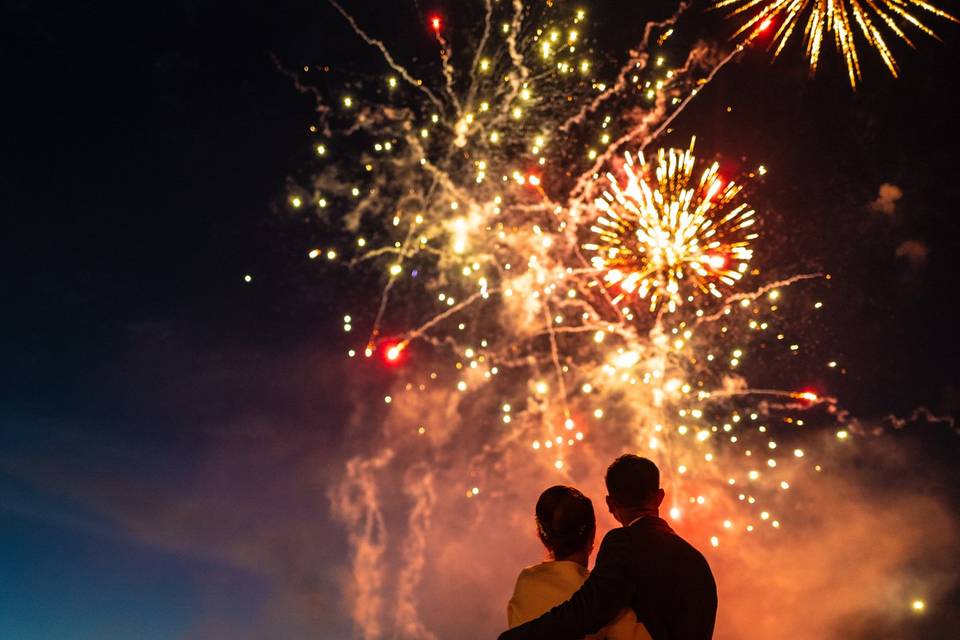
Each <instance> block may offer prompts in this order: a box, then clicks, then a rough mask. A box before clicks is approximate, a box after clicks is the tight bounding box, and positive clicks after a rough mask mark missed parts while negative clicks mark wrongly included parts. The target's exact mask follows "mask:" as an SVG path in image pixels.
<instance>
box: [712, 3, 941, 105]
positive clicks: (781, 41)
mask: <svg viewBox="0 0 960 640" xmlns="http://www.w3.org/2000/svg"><path fill="white" fill-rule="evenodd" d="M714 6H715V7H716V8H718V9H730V10H731V11H730V17H731V18H735V19H741V20H742V21H743V22H742V24H741V26H740V27H739V29H738V30H737V32H736V34H735V37H736V38H740V39H741V40H742V41H745V42H751V41H753V40H755V39H756V38H758V37H759V36H760V35H761V34H763V33H766V32H768V31H769V30H770V29H771V28H775V29H776V32H775V34H774V36H773V40H772V44H771V47H774V57H776V56H779V55H780V53H781V52H782V51H783V49H784V48H785V47H786V45H787V43H788V42H789V41H790V39H791V36H793V35H794V34H795V33H799V32H802V33H803V47H804V50H805V55H806V57H807V59H808V60H809V64H810V73H811V74H812V73H815V72H816V70H817V66H818V64H819V63H820V54H821V52H822V49H823V47H824V46H825V45H827V44H828V43H829V40H831V39H832V40H833V41H834V44H835V45H836V47H837V50H838V51H839V52H840V54H841V55H842V56H843V60H844V63H845V64H846V67H847V75H848V77H849V79H850V85H851V86H853V87H856V85H857V83H858V82H859V81H860V79H861V72H860V56H859V53H858V51H857V35H856V34H857V30H859V32H860V34H861V36H862V37H863V39H864V41H865V42H866V44H867V45H869V46H870V47H872V48H873V49H874V50H875V51H876V52H877V54H879V56H880V58H881V59H882V60H883V64H884V65H886V67H887V69H888V70H889V71H890V73H891V74H893V76H894V77H897V76H898V75H899V73H900V71H899V67H898V66H897V61H896V59H895V58H894V56H893V52H892V51H891V50H890V47H889V46H888V44H887V39H888V38H889V39H890V40H893V39H898V40H901V41H903V42H905V43H906V44H908V45H910V46H911V47H913V46H914V44H913V42H912V41H911V40H910V37H909V36H908V35H907V33H906V32H905V31H904V30H903V29H901V28H900V25H901V24H903V23H908V24H909V25H911V26H912V27H913V28H916V29H918V30H919V31H921V32H922V33H924V34H926V35H927V36H930V37H932V38H937V35H936V34H935V33H934V32H933V30H932V29H931V28H930V27H928V26H927V25H926V24H924V23H923V22H921V20H920V18H918V17H917V16H918V15H933V16H936V17H938V18H943V19H945V20H950V21H952V22H957V19H956V18H954V17H953V16H952V15H950V14H949V13H947V12H946V11H943V10H942V9H939V8H937V7H935V6H934V5H932V4H930V3H928V2H923V0H866V1H864V2H861V0H718V1H717V2H716V3H715V4H714ZM884 30H886V34H885V32H884Z"/></svg>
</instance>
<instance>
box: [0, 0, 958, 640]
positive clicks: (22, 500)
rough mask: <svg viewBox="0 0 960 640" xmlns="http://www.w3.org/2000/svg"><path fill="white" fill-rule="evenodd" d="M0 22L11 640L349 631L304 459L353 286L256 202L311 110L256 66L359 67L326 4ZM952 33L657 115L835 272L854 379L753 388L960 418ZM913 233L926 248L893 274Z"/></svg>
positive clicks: (723, 89) (335, 541)
mask: <svg viewBox="0 0 960 640" xmlns="http://www.w3.org/2000/svg"><path fill="white" fill-rule="evenodd" d="M353 4H354V5H356V4H357V3H353ZM370 6H377V5H369V3H368V6H367V7H360V8H359V9H358V11H359V12H360V13H361V15H363V16H364V19H365V20H366V21H367V24H370V25H372V27H371V28H373V29H377V28H380V29H381V31H382V32H383V35H388V34H389V33H390V31H391V30H390V29H388V28H387V27H388V26H389V25H391V24H409V25H410V31H409V32H405V31H403V30H401V31H400V32H397V31H396V30H392V31H393V35H395V36H396V37H397V38H398V39H399V40H401V42H406V43H407V44H408V45H410V43H411V42H413V44H412V45H410V46H412V47H413V48H414V49H416V42H417V41H418V40H417V39H418V38H420V37H422V34H420V33H419V32H416V31H415V28H416V25H417V24H418V22H417V20H418V18H417V15H416V13H415V12H414V10H413V9H412V8H411V7H406V6H404V7H403V8H402V9H397V11H398V12H399V15H398V16H390V15H386V14H384V13H380V14H377V13H376V12H375V11H373V10H371V9H370V8H369V7H370ZM2 11H3V13H2V16H0V41H2V44H0V53H2V56H0V57H2V58H3V62H2V65H3V68H4V74H3V85H4V87H5V91H4V94H5V97H4V98H3V110H4V113H5V115H4V124H3V128H4V143H3V147H4V153H3V162H4V165H5V166H4V169H3V171H2V174H0V193H2V198H3V206H2V216H3V219H2V220H3V227H4V231H3V234H2V236H3V238H4V240H5V241H6V242H5V243H4V244H6V245H7V246H6V248H5V249H4V252H3V257H4V260H3V262H4V263H5V264H6V265H7V267H6V268H5V269H4V273H5V275H4V278H3V281H4V282H3V285H2V288H0V291H2V295H3V299H4V304H3V309H4V311H3V326H4V330H3V332H2V335H0V345H2V348H0V354H2V358H3V361H4V367H3V370H4V371H5V374H6V375H4V376H3V378H4V382H3V384H2V389H0V393H2V396H0V549H3V553H2V555H0V584H2V585H3V586H2V587H0V635H3V636H4V637H10V638H18V639H21V638H22V639H26V640H33V639H47V638H97V639H104V638H145V639H146V638H172V637H198V638H200V637H237V636H236V635H235V634H234V631H236V630H244V632H245V633H246V632H248V631H249V629H250V628H255V629H270V630H272V631H273V632H274V633H275V635H274V636H273V637H298V635H299V634H301V633H302V632H303V629H307V628H310V627H309V625H310V624H311V621H309V620H304V621H298V620H297V619H295V616H291V615H287V613H286V612H285V610H284V609H283V608H282V605H278V604H277V602H282V601H283V596H284V595H285V594H286V593H287V591H288V590H290V591H291V592H296V593H298V594H302V593H303V592H307V593H311V594H315V595H316V598H317V601H318V603H319V604H317V610H318V611H320V612H321V613H320V614H318V615H327V616H328V619H329V620H332V621H333V622H331V623H330V627H329V629H330V631H331V634H340V636H335V635H331V636H330V637H348V636H349V631H348V629H349V627H348V626H346V623H345V621H344V620H343V618H342V617H338V616H337V615H335V613H334V612H335V611H337V609H338V606H339V602H338V600H337V598H338V595H337V593H338V592H337V589H336V584H335V583H334V579H333V578H332V577H331V576H329V575H326V574H325V572H324V567H326V566H329V565H331V564H333V563H335V562H337V561H338V559H340V558H342V555H343V553H345V549H346V546H345V543H344V541H343V536H342V532H340V531H339V529H337V528H336V527H335V526H333V525H332V524H331V523H330V522H329V517H328V516H327V514H326V502H325V497H324V492H325V490H326V486H325V484H324V480H325V479H326V478H328V477H329V475H330V474H333V473H335V472H336V470H320V471H317V470H316V468H315V467H316V464H315V463H316V459H315V458H312V457H311V455H312V454H311V453H310V452H311V451H315V450H317V449H331V448H334V449H335V448H336V447H338V446H339V445H340V438H339V436H340V434H341V432H342V425H343V422H344V420H345V419H346V418H345V416H346V415H347V407H348V402H349V397H350V394H347V393H345V392H344V390H343V387H342V385H343V377H342V375H343V373H342V371H341V370H340V367H341V366H342V358H341V355H340V354H341V353H342V350H343V345H342V344H340V342H339V341H340V340H341V337H340V335H341V333H340V331H339V329H338V326H339V323H338V319H339V315H340V314H341V311H342V309H341V308H340V307H339V306H338V305H341V304H342V306H343V307H344V308H346V309H350V308H356V306H355V305H354V304H353V302H355V301H356V300H357V299H359V298H360V297H361V295H362V292H360V293H358V292H356V291H354V290H353V289H351V288H349V287H348V286H347V285H345V284H344V282H343V280H342V278H339V277H334V278H330V277H328V276H329V275H330V274H329V272H322V271H320V270H319V269H318V268H317V267H316V266H315V265H313V264H310V263H308V262H307V261H306V260H305V259H304V255H305V249H306V248H307V247H309V246H312V241H313V240H314V238H313V237H311V235H310V234H311V233H313V232H312V231H311V230H310V227H308V226H307V225H305V224H303V222H302V221H298V220H291V219H289V218H286V217H284V216H282V215H280V214H279V213H278V211H277V209H278V208H277V206H276V205H277V203H278V202H280V201H281V200H282V199H283V196H284V185H285V181H286V180H287V178H288V176H296V175H298V174H299V173H300V172H302V171H304V170H305V169H304V167H305V166H307V163H308V162H309V159H310V152H311V148H312V145H311V139H310V137H309V135H308V134H307V127H308V126H309V124H310V123H311V122H312V117H313V108H314V105H313V102H312V99H311V98H310V97H309V96H305V95H302V94H300V93H298V92H297V91H296V90H295V89H294V88H293V87H292V85H291V82H290V81H289V79H288V78H286V77H284V75H282V74H281V73H280V72H279V71H278V69H277V68H276V66H275V65H274V62H273V60H272V59H271V54H275V55H276V56H277V57H278V58H279V59H280V60H282V61H284V62H285V63H286V64H288V65H289V66H290V67H292V68H297V67H299V66H301V65H302V64H305V63H308V64H311V65H321V64H328V63H329V64H336V65H346V66H349V65H350V64H352V63H353V58H354V56H366V57H367V58H369V52H368V51H366V50H365V49H364V48H362V47H358V46H356V45H354V44H349V45H348V44H347V43H352V42H353V41H352V39H351V38H350V37H349V36H348V34H347V30H346V29H345V27H344V25H343V24H342V22H341V21H340V20H339V18H337V16H336V14H335V13H334V12H333V11H331V10H330V8H329V7H327V6H324V5H323V3H321V2H303V3H295V2H273V3H267V2H261V3H250V4H245V5H241V6H238V5H236V4H230V5H225V4H224V3H209V2H206V3H205V2H184V1H173V2H164V3H146V4H144V3H139V4H133V5H132V4H130V3H120V2H104V1H91V2H80V3H74V4H71V5H69V6H65V7H63V6H61V7H58V6H43V5H42V4H38V3H35V2H28V1H26V0H22V1H20V2H7V3H5V5H4V8H3V10H2ZM598 14H599V18H598V19H599V20H601V21H602V20H603V19H604V18H603V15H604V14H603V12H602V11H598ZM609 15H612V12H611V13H610V14H609ZM609 15H608V18H607V19H608V20H611V24H613V23H614V22H615V21H613V20H612V19H611V18H609ZM611 28H612V29H614V33H613V35H614V36H615V37H619V38H624V39H630V38H631V37H632V34H631V33H629V32H627V31H625V30H624V28H623V27H611ZM616 29H620V31H616ZM621 31H622V32H621ZM941 31H942V32H943V35H944V38H945V41H946V42H945V43H944V44H937V43H933V42H926V41H920V46H919V51H918V52H910V51H903V52H902V55H901V59H902V61H903V67H904V78H903V79H902V80H900V81H894V80H892V79H889V78H887V77H886V76H885V75H884V74H883V72H882V70H881V69H880V68H879V67H878V66H877V65H875V64H873V63H872V62H870V63H868V65H867V73H868V75H867V78H866V81H865V82H864V85H863V87H862V88H861V90H860V91H859V92H857V93H856V94H853V93H851V92H850V91H849V89H848V88H847V87H846V84H845V80H844V78H843V76H842V74H840V73H833V72H836V71H838V70H837V69H830V68H829V65H827V67H828V68H827V69H825V70H824V72H823V73H822V74H821V77H819V78H818V79H816V80H815V81H812V82H811V81H809V80H808V79H807V78H806V73H805V69H804V68H803V67H802V64H801V63H800V62H799V61H798V60H795V59H794V60H792V61H790V62H786V61H785V62H783V63H778V64H776V65H773V66H771V65H769V64H768V63H767V61H766V59H765V58H764V57H763V56H760V55H756V56H752V57H748V58H747V59H746V60H745V61H744V62H743V63H741V64H739V65H737V66H736V67H734V68H732V69H731V70H730V72H729V73H725V75H724V76H722V77H721V78H720V79H719V80H718V81H717V82H716V83H715V84H714V85H712V86H711V88H710V90H709V92H705V95H704V99H703V101H702V102H700V103H697V104H696V105H695V106H694V107H693V108H692V109H691V110H690V112H689V113H688V114H686V115H685V116H684V120H683V121H680V122H679V123H678V128H682V129H684V131H690V130H696V131H697V132H698V134H699V135H700V136H701V141H700V142H699V143H698V144H699V145H702V147H703V148H717V149H719V150H720V151H722V152H725V153H726V154H727V155H728V156H736V155H741V154H742V155H745V156H748V157H751V158H760V159H762V160H763V161H764V162H766V163H767V164H768V165H770V166H773V167H776V170H775V171H774V172H773V174H772V175H771V177H770V178H769V179H768V180H767V183H766V188H765V190H764V192H763V194H762V195H761V198H762V199H763V200H766V201H767V203H771V204H770V211H769V222H768V225H769V226H770V227H771V229H772V230H773V233H771V234H770V235H771V237H772V239H771V241H770V243H769V245H768V249H767V251H768V253H769V254H770V255H775V256H776V257H777V258H778V259H779V260H782V261H783V262H784V263H785V264H789V266H790V268H789V271H791V272H796V271H798V270H802V269H806V268H824V269H826V270H828V271H830V272H831V273H834V274H835V275H836V278H835V280H834V281H833V283H832V285H831V288H830V289H829V290H828V291H826V292H825V296H826V298H827V299H828V301H830V302H832V303H834V304H832V305H830V306H831V308H832V309H834V311H832V312H831V316H830V317H829V318H828V319H827V320H828V321H824V320H823V319H820V320H819V322H820V324H819V325H818V327H822V326H826V330H824V331H823V332H820V329H819V328H818V329H817V331H818V333H817V334H816V335H815V336H813V335H811V336H808V342H809V343H812V344H813V345H815V346H816V347H817V348H820V349H822V350H823V352H824V353H827V352H829V353H830V354H832V355H836V356H837V357H838V359H840V360H842V361H843V362H844V363H846V365H847V371H848V373H847V375H846V376H842V377H837V378H834V379H823V378H820V377H818V376H819V374H815V373H812V372H807V371H799V372H796V371H791V372H781V373H777V372H774V375H773V377H774V379H776V378H777V376H778V375H781V376H782V377H783V379H784V380H786V381H788V382H790V383H796V384H804V383H807V384H814V385H819V386H822V387H824V388H825V389H827V390H829V391H830V392H831V393H833V394H835V395H837V396H839V397H840V398H841V400H842V401H843V402H844V404H845V405H847V406H849V407H851V408H852V409H853V410H854V411H855V413H857V414H858V415H861V416H863V417H865V418H868V419H879V418H882V417H883V416H886V415H888V414H891V413H895V414H899V415H906V414H909V413H910V411H911V410H912V409H914V408H915V407H918V406H927V407H930V408H931V409H932V410H934V411H935V412H939V413H946V414H953V415H956V414H957V412H958V410H960V380H958V373H957V365H956V363H957V361H958V355H960V353H958V348H957V343H956V340H955V339H954V337H953V336H952V335H951V331H952V330H953V328H954V327H955V326H957V320H958V318H957V312H956V311H955V309H954V307H955V304H953V303H954V300H953V298H954V297H955V296H956V291H957V287H956V284H955V283H956V280H955V277H956V274H957V268H956V255H957V249H958V246H957V237H958V232H960V222H958V217H957V215H956V214H957V209H958V206H960V181H958V180H957V179H956V175H955V173H956V167H957V166H960V153H958V149H960V130H958V127H957V126H956V114H957V113H960V98H958V97H957V96H956V95H953V94H952V93H951V92H952V89H953V87H952V85H953V84H954V83H953V80H954V78H955V77H956V68H957V63H958V61H960V59H958V52H960V29H951V28H950V27H949V26H944V28H943V29H942V30H941ZM358 64H359V63H358ZM726 105H733V107H734V108H733V110H732V112H731V113H727V112H726V111H725V110H723V109H721V108H719V107H721V106H726ZM885 182H886V183H892V184H896V185H898V186H899V187H900V188H901V189H902V191H903V194H904V195H903V198H902V199H901V200H900V201H899V202H898V205H897V206H898V213H897V214H896V215H893V216H884V215H881V214H876V213H873V212H870V211H869V210H868V207H867V205H868V204H869V202H871V201H872V200H873V199H874V198H875V197H876V196H877V192H878V189H879V187H880V185H881V184H882V183H885ZM905 241H915V242H919V243H922V244H923V246H925V247H926V249H927V254H926V259H925V260H923V261H921V262H919V263H916V264H911V262H910V261H909V260H906V259H904V258H903V257H902V256H900V257H898V256H897V254H896V252H897V248H898V247H901V246H902V245H903V243H904V242H905ZM798 266H799V267H800V268H799V269H798V268H797V267H798ZM246 273H251V274H253V276H254V280H253V282H252V283H250V284H246V283H244V282H243V280H242V276H243V275H244V274H246ZM334 275H336V276H339V275H341V274H334ZM344 297H346V298H347V299H349V300H351V303H350V304H349V305H348V304H346V303H342V302H341V301H342V300H344ZM811 331H813V329H811ZM351 384H352V385H353V387H352V388H353V389H354V391H353V393H354V394H357V395H359V394H362V392H363V388H362V385H364V384H369V385H374V386H375V385H377V384H379V381H377V380H370V381H365V382H357V381H355V380H354V381H352V382H351ZM931 442H932V443H937V444H932V445H931V446H935V447H937V448H938V449H940V450H941V451H942V448H941V446H940V444H939V443H942V440H940V436H937V437H935V438H932V439H931ZM953 446H954V447H955V445H953ZM265 448H270V450H271V452H272V453H273V454H274V455H272V456H269V457H268V458H267V459H266V460H264V459H263V457H261V456H259V455H258V452H260V451H263V450H264V449H265ZM954 451H955V449H954ZM210 514H214V515H210ZM181 521H182V522H190V523H193V524H194V525H197V523H199V525H197V526H199V530H203V531H209V536H208V537H205V536H200V538H201V539H199V540H198V539H196V538H197V536H196V535H195V533H190V534H188V533H187V532H195V531H197V530H198V529H197V526H194V527H190V528H187V527H184V528H183V529H181V528H179V526H178V523H179V522H181ZM241 531H242V532H245V533H249V532H251V531H254V532H256V535H255V536H253V538H252V539H253V540H254V541H257V544H252V543H250V542H249V540H243V538H244V536H243V535H235V534H236V532H241ZM264 540H269V541H271V543H275V546H276V547H277V548H279V549H282V550H283V553H266V552H263V551H262V547H269V546H270V545H268V544H266V543H263V541H264ZM277 541H279V542H277ZM261 543H263V544H261ZM291 584H292V585H296V587H297V588H296V589H293V588H292V587H291V586H290V585H291ZM278 594H279V595H278ZM278 620H283V623H282V624H281V623H280V622H278Z"/></svg>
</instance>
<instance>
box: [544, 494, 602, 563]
mask: <svg viewBox="0 0 960 640" xmlns="http://www.w3.org/2000/svg"><path fill="white" fill-rule="evenodd" d="M536 511H537V533H539V534H540V540H541V542H543V544H544V546H545V547H546V548H547V549H549V550H550V552H551V553H552V554H553V558H554V560H562V559H564V558H566V557H568V556H570V555H572V554H574V553H576V552H577V551H580V550H581V549H583V548H585V547H586V546H587V545H588V544H589V543H590V542H592V541H593V536H594V535H595V534H596V531H597V521H596V518H595V517H594V514H593V503H592V502H591V501H590V498H588V497H587V496H585V495H583V494H582V493H580V492H579V491H577V490H576V489H574V488H573V487H565V486H563V485H557V486H554V487H550V488H549V489H547V490H546V491H544V492H543V493H542V494H540V499H539V500H537V510H536Z"/></svg>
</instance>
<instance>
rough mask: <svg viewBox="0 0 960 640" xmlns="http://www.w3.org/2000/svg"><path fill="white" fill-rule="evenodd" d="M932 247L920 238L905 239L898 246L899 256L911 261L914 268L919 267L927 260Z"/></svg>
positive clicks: (897, 252)
mask: <svg viewBox="0 0 960 640" xmlns="http://www.w3.org/2000/svg"><path fill="white" fill-rule="evenodd" d="M929 253H930V248H929V247H927V245H926V244H925V243H923V242H920V241H919V240H905V241H904V242H901V243H900V246H899V247H897V251H896V254H897V257H898V258H903V259H904V260H906V261H907V262H909V263H910V266H911V267H913V268H914V269H919V268H920V267H922V266H923V264H924V263H925V262H926V261H927V254H929Z"/></svg>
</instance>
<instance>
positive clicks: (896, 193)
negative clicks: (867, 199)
mask: <svg viewBox="0 0 960 640" xmlns="http://www.w3.org/2000/svg"><path fill="white" fill-rule="evenodd" d="M902 197H903V191H902V190H901V189H900V187H898V186H897V185H895V184H890V183H889V182H884V183H883V184H881V185H880V190H879V192H878V193H877V198H876V200H874V201H873V202H871V203H870V210H871V211H876V212H877V213H885V214H887V215H891V214H892V213H893V212H894V211H896V209H897V200H899V199H900V198H902Z"/></svg>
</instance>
